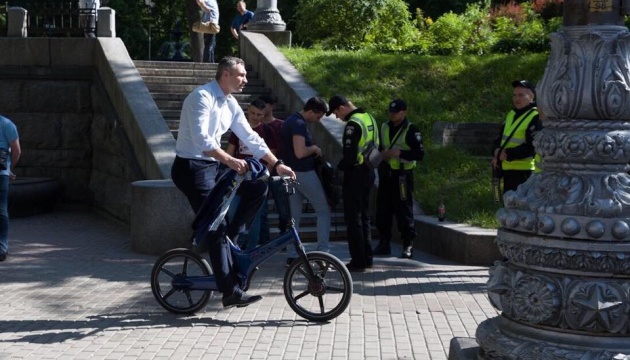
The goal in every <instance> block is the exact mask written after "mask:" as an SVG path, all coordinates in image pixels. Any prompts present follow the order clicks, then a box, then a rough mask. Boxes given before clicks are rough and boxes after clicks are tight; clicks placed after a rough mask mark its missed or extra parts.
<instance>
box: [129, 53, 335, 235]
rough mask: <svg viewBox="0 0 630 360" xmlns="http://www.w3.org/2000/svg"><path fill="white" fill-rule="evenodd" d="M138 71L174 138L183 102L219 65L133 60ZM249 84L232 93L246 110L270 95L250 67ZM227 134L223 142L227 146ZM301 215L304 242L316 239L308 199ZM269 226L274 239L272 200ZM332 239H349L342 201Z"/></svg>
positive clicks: (279, 108) (281, 113) (281, 111)
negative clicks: (237, 92) (250, 105)
mask: <svg viewBox="0 0 630 360" xmlns="http://www.w3.org/2000/svg"><path fill="white" fill-rule="evenodd" d="M134 63H135V65H136V68H137V69H138V72H139V73H140V75H141V76H142V78H143V80H144V82H145V84H146V86H147V88H148V89H149V92H150V94H151V96H152V97H153V100H155V104H156V105H157V107H158V109H159V110H160V112H161V114H162V117H163V118H164V121H166V123H167V125H168V127H169V129H170V130H171V133H172V134H173V137H175V138H177V130H178V128H179V116H180V112H181V109H182V103H183V102H184V99H185V98H186V96H188V94H189V93H190V92H191V91H192V90H194V89H195V88H196V87H198V86H200V85H203V84H205V83H207V82H209V81H211V80H212V79H214V76H215V73H216V70H217V64H214V63H192V62H168V61H139V60H136V61H134ZM247 80H248V83H247V86H245V88H244V89H243V92H242V93H240V94H233V96H234V97H235V98H236V99H237V100H238V102H239V104H240V105H241V107H242V108H243V110H245V109H246V108H247V106H248V105H249V103H250V102H252V101H253V100H254V99H256V98H257V97H258V96H260V95H262V94H271V91H270V90H269V89H268V88H266V87H265V84H264V81H262V80H260V79H259V78H258V74H257V73H256V72H255V71H252V70H251V69H248V70H247ZM274 115H275V116H276V117H278V118H281V119H284V118H286V117H287V116H288V115H289V113H288V111H287V110H286V109H285V108H284V106H283V105H282V103H281V102H280V103H278V104H276V106H275V110H274ZM228 135H229V134H226V135H225V136H224V138H223V141H222V143H223V144H224V146H225V147H227V138H228ZM304 207H305V208H304V212H303V214H302V220H301V226H300V235H301V237H302V239H303V241H305V242H310V241H316V239H317V235H316V220H317V218H316V214H315V212H314V211H313V208H312V207H311V206H310V204H308V202H306V201H305V203H304ZM268 218H269V227H270V232H271V238H274V237H275V236H276V235H277V234H278V232H279V230H278V227H277V224H278V213H277V212H276V209H275V205H274V201H273V199H270V201H269V215H268ZM331 222H332V223H331V232H330V240H331V241H346V239H347V237H346V226H345V224H344V221H343V205H342V204H339V205H337V206H336V207H335V209H334V210H333V213H332V221H331Z"/></svg>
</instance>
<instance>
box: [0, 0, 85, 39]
mask: <svg viewBox="0 0 630 360" xmlns="http://www.w3.org/2000/svg"><path fill="white" fill-rule="evenodd" d="M14 6H15V7H21V8H24V9H26V11H27V31H28V36H29V37H42V36H47V37H79V36H95V34H96V9H95V8H81V7H79V6H80V5H79V1H78V0H9V1H7V2H6V9H7V10H8V9H9V8H10V7H14Z"/></svg>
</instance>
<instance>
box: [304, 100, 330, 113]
mask: <svg viewBox="0 0 630 360" xmlns="http://www.w3.org/2000/svg"><path fill="white" fill-rule="evenodd" d="M309 110H311V111H313V112H323V113H325V112H326V111H328V105H326V100H324V99H322V98H320V97H319V96H315V97H312V98H310V99H308V101H307V102H306V104H304V111H309Z"/></svg>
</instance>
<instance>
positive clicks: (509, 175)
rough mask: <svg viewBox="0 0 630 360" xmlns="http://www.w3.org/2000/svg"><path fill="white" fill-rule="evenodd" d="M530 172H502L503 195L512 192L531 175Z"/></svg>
mask: <svg viewBox="0 0 630 360" xmlns="http://www.w3.org/2000/svg"><path fill="white" fill-rule="evenodd" d="M532 173H533V171H531V170H503V193H504V194H505V192H506V191H509V190H514V191H516V189H517V188H518V186H519V185H520V184H522V183H524V182H525V181H527V179H529V177H530V176H531V175H532Z"/></svg>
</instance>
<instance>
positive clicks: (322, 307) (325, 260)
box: [284, 251, 353, 322]
mask: <svg viewBox="0 0 630 360" xmlns="http://www.w3.org/2000/svg"><path fill="white" fill-rule="evenodd" d="M306 256H307V258H308V264H307V263H306V262H304V261H303V260H301V259H297V260H296V261H294V262H293V263H292V264H291V266H290V267H289V269H288V270H287V272H286V274H285V275H284V296H285V298H286V299H287V302H288V303H289V306H290V307H291V309H293V311H295V312H296V313H297V314H298V315H300V316H301V317H303V318H305V319H307V320H310V321H316V322H325V321H329V320H332V319H334V318H336V317H337V316H339V315H341V314H342V313H343V312H344V311H345V310H346V308H347V307H348V305H349V304H350V298H351V297H352V286H353V285H352V276H351V275H350V272H349V271H348V269H347V268H346V267H345V266H344V264H343V263H342V262H341V260H339V259H337V258H336V257H335V256H333V255H331V254H329V253H325V252H321V251H313V252H309V253H308V254H306ZM308 266H310V267H311V268H312V269H313V272H314V273H315V277H314V278H313V279H310V280H309V276H308Z"/></svg>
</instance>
